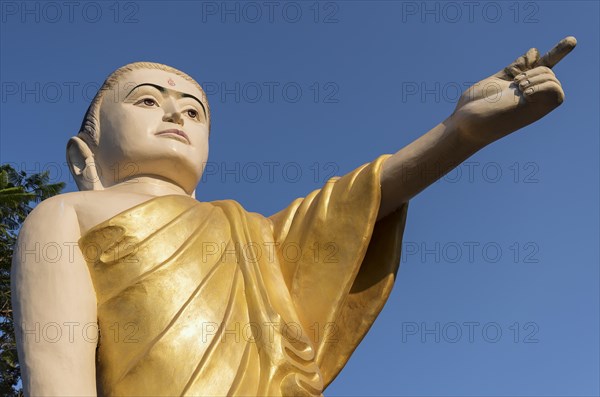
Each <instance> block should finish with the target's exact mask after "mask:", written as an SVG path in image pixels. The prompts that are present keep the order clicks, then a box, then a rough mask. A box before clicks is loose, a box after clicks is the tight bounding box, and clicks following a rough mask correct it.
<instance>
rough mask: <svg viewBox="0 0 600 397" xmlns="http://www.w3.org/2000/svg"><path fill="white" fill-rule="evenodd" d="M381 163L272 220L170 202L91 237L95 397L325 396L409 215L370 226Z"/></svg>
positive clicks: (370, 311) (86, 248)
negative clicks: (95, 319) (96, 337)
mask: <svg viewBox="0 0 600 397" xmlns="http://www.w3.org/2000/svg"><path fill="white" fill-rule="evenodd" d="M385 158H386V156H381V157H380V158H379V159H377V160H376V161H374V162H372V163H369V164H366V165H363V166H362V167H360V168H358V169H356V170H355V171H353V172H352V173H350V174H348V175H346V176H344V177H342V178H335V179H332V180H330V181H329V182H328V183H327V184H326V185H325V186H324V187H323V188H322V189H320V190H317V191H314V192H312V193H311V194H309V195H308V196H307V197H306V198H304V199H297V200H295V201H294V202H293V203H292V204H291V205H290V206H289V207H288V208H286V209H285V210H283V211H281V212H279V213H277V214H275V215H273V216H272V217H270V218H265V217H263V216H261V215H259V214H256V213H249V212H247V211H245V210H244V209H243V208H242V207H241V206H240V205H239V204H238V203H236V202H234V201H229V200H227V201H216V202H211V203H200V202H198V201H196V200H194V199H192V198H190V197H185V196H175V195H173V196H161V197H157V198H154V199H151V200H149V201H147V202H144V203H142V204H140V205H138V206H136V207H133V208H131V209H129V210H127V211H125V212H123V213H121V214H118V215H116V216H114V217H113V218H111V219H109V220H107V221H105V222H103V223H101V224H99V225H97V226H96V227H94V228H93V229H91V230H90V231H89V232H87V233H86V234H85V235H84V236H83V237H82V238H81V240H80V241H79V245H80V248H81V250H82V252H83V253H84V256H85V258H86V261H87V263H88V267H89V270H90V274H91V277H92V280H93V283H94V288H95V290H96V295H97V301H98V325H99V329H100V338H99V342H98V349H97V384H98V393H99V395H108V396H113V395H140V396H141V395H169V396H172V395H195V396H199V395H202V396H211V395H213V396H217V395H218V396H223V395H245V396H249V395H261V396H262V395H265V396H267V395H268V396H282V395H285V396H287V395H302V396H315V395H317V396H318V395H321V393H322V392H323V390H324V388H325V387H326V386H327V385H328V384H329V383H330V382H331V381H332V380H333V379H334V378H335V376H336V375H337V374H338V373H339V371H340V370H341V369H342V367H343V366H344V365H345V363H346V362H347V360H348V359H349V357H350V355H351V354H352V352H353V351H354V349H355V348H356V346H357V345H358V343H360V341H361V340H362V338H363V337H364V335H365V333H366V332H367V331H368V329H369V328H370V326H371V325H372V323H373V321H374V320H375V318H376V317H377V315H378V314H379V312H380V311H381V308H382V307H383V304H384V303H385V301H386V300H387V297H388V296H389V293H390V291H391V287H392V284H393V282H394V277H395V274H396V271H397V269H398V264H399V260H400V246H401V240H402V232H403V230H404V222H405V219H406V207H407V206H406V205H404V206H403V207H402V208H401V209H400V210H399V211H397V212H395V213H394V214H392V215H390V216H388V217H386V218H385V219H383V220H381V221H378V222H376V217H377V212H378V209H379V203H380V196H381V193H380V185H379V180H380V173H381V164H382V162H383V160H384V159H385Z"/></svg>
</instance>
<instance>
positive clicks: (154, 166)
mask: <svg viewBox="0 0 600 397" xmlns="http://www.w3.org/2000/svg"><path fill="white" fill-rule="evenodd" d="M201 99H202V94H201V92H200V90H199V89H198V88H197V87H195V86H194V84H192V83H191V82H189V81H187V80H185V79H184V78H182V77H180V76H178V75H176V74H174V73H170V72H166V71H163V70H155V69H138V70H133V71H131V72H127V73H125V74H124V75H122V76H121V78H120V79H119V82H118V84H117V86H116V87H113V89H112V90H109V91H106V92H105V93H104V95H103V98H102V103H101V105H100V134H99V143H98V147H97V149H96V150H95V153H94V156H95V161H96V165H97V166H98V167H99V168H100V172H101V175H100V178H101V180H102V184H103V185H104V187H109V186H112V185H114V184H116V183H119V182H123V181H131V182H132V183H134V182H135V177H136V176H153V177H158V178H160V179H166V180H168V181H171V182H173V183H175V184H177V185H179V186H180V187H182V188H183V189H185V190H186V191H187V192H188V193H191V192H192V191H193V190H194V189H195V187H196V185H197V184H198V182H199V181H200V178H201V176H202V172H203V171H204V166H205V164H206V161H207V159H208V120H207V115H206V112H205V110H204V107H203V104H202V103H200V100H201Z"/></svg>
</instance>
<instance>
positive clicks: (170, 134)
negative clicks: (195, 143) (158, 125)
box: [154, 129, 191, 145]
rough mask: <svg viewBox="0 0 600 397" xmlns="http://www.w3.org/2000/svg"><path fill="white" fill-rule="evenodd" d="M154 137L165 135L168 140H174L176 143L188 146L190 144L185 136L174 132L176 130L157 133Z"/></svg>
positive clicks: (177, 131)
mask: <svg viewBox="0 0 600 397" xmlns="http://www.w3.org/2000/svg"><path fill="white" fill-rule="evenodd" d="M154 135H157V136H160V135H166V136H167V137H169V138H175V139H177V140H178V141H181V142H184V143H187V144H188V145H189V144H190V143H191V142H190V138H189V137H188V136H187V134H186V133H185V132H183V131H181V130H176V129H170V130H164V131H159V132H157V133H156V134H154Z"/></svg>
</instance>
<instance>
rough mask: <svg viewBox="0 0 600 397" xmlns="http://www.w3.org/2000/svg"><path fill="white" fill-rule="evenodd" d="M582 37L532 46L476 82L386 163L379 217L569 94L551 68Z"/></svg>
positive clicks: (550, 108)
mask: <svg viewBox="0 0 600 397" xmlns="http://www.w3.org/2000/svg"><path fill="white" fill-rule="evenodd" d="M576 44H577V41H576V40H575V38H574V37H567V38H565V39H563V40H561V41H560V42H559V43H558V44H557V45H556V46H555V47H554V48H553V49H552V50H550V51H549V52H548V53H547V54H545V55H544V56H542V57H540V56H539V53H538V50H537V49H535V48H532V49H530V50H529V51H527V53H525V54H524V55H523V56H521V57H519V58H517V60H516V61H514V62H513V63H512V64H510V65H509V66H508V67H506V68H504V69H502V70H501V71H499V72H498V73H496V74H494V75H492V76H490V77H488V78H487V79H484V80H482V81H480V82H479V83H476V84H474V85H473V86H471V87H470V88H469V89H467V90H466V91H465V92H464V93H463V94H462V96H461V98H460V100H459V102H458V105H457V106H456V109H455V110H454V113H452V115H450V117H448V118H447V119H446V120H444V121H443V122H442V123H440V124H438V125H437V126H435V127H434V128H433V129H431V130H430V131H429V132H427V133H426V134H425V135H423V136H421V137H420V138H418V139H417V140H415V141H414V142H412V143H411V144H409V145H408V146H406V147H404V148H402V149H401V150H400V151H398V152H397V153H395V154H394V155H392V156H391V157H389V158H388V159H387V160H386V161H385V163H384V164H383V172H382V176H381V189H382V198H381V206H380V208H379V215H378V219H381V218H383V217H385V216H386V215H388V214H390V213H391V212H393V211H395V210H396V209H397V208H398V207H400V206H401V205H402V204H403V203H405V202H407V201H408V200H410V199H411V198H412V197H414V196H415V195H417V194H418V193H419V192H421V191H422V190H423V189H425V188H426V187H427V186H429V185H431V184H432V183H434V182H435V181H437V180H438V179H439V178H441V177H442V176H444V175H445V174H446V173H448V172H450V171H451V170H452V169H453V168H454V167H456V166H458V165H459V164H460V163H462V162H463V161H464V160H466V159H467V158H469V157H470V156H471V155H472V154H474V153H475V152H477V151H478V150H479V149H482V148H483V147H485V146H487V145H488V144H490V143H492V142H494V141H496V140H498V139H500V138H502V137H504V136H507V135H509V134H510V133H512V132H514V131H516V130H518V129H520V128H522V127H525V126H526V125H529V124H531V123H533V122H534V121H536V120H539V119H540V118H542V117H544V116H545V115H546V114H548V113H550V112H551V111H552V110H554V109H555V108H556V107H557V106H558V105H560V104H561V103H562V102H563V100H564V92H563V90H562V88H561V85H560V82H559V81H558V79H557V78H556V76H555V75H554V73H553V72H552V70H551V68H552V67H553V66H554V65H556V64H557V63H558V62H559V61H560V60H561V59H562V58H564V57H565V56H566V55H567V54H568V53H569V52H570V51H571V50H572V49H573V48H575V45H576Z"/></svg>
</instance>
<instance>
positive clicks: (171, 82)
mask: <svg viewBox="0 0 600 397" xmlns="http://www.w3.org/2000/svg"><path fill="white" fill-rule="evenodd" d="M167 83H169V85H170V86H175V82H174V81H173V79H169V80H168V81H167Z"/></svg>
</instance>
